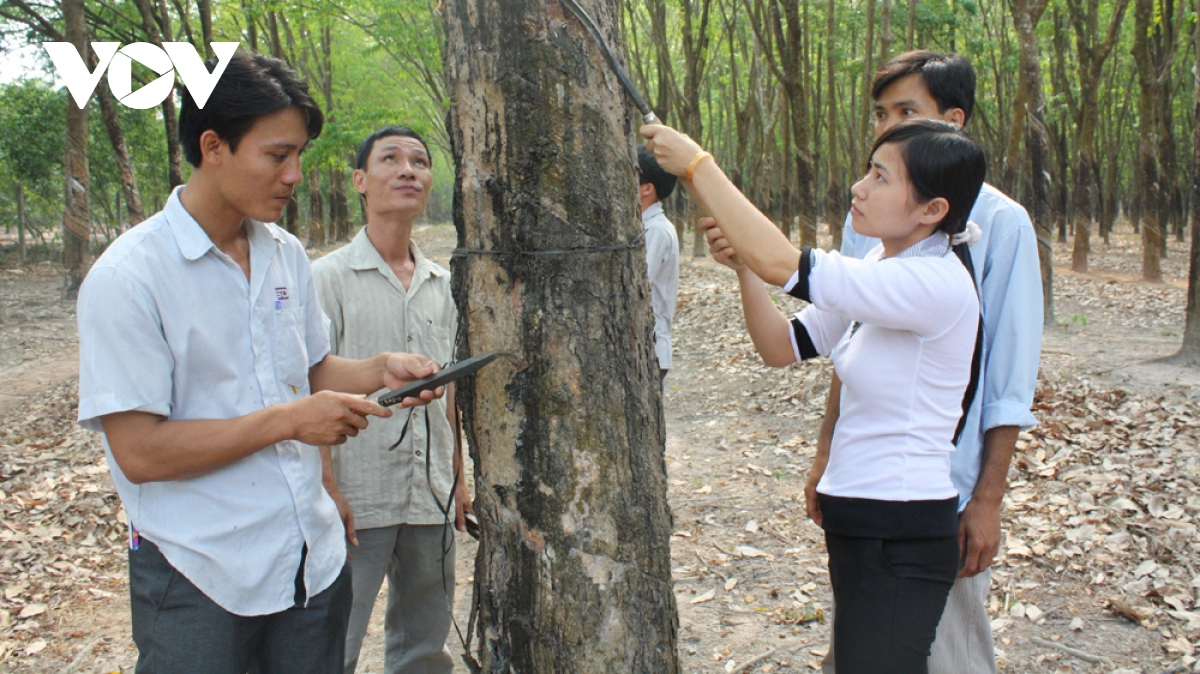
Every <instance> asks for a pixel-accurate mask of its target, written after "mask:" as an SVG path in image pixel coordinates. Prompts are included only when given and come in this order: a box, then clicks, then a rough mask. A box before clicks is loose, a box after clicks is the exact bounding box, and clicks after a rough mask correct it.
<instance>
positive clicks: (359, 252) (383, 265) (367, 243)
mask: <svg viewBox="0 0 1200 674" xmlns="http://www.w3.org/2000/svg"><path fill="white" fill-rule="evenodd" d="M408 249H409V251H410V252H411V253H412V256H413V261H414V262H415V265H416V266H415V267H414V269H413V279H414V280H416V279H428V278H429V277H430V276H445V275H447V274H448V273H449V272H447V271H446V270H445V269H442V268H441V267H440V266H438V265H436V264H434V263H432V262H430V261H429V258H427V257H425V254H424V253H422V252H421V247H420V246H418V245H417V242H416V241H412V240H409V243H408ZM350 268H351V269H355V270H358V271H364V270H367V269H377V270H379V273H381V274H383V275H385V276H387V275H389V274H392V275H395V272H393V271H392V268H391V267H390V266H389V265H388V263H387V261H386V260H384V259H383V256H382V255H380V254H379V251H378V250H376V248H375V244H373V243H371V239H370V237H368V236H367V228H366V226H364V227H363V228H362V229H360V230H358V234H356V235H355V236H354V240H353V241H351V242H350Z"/></svg>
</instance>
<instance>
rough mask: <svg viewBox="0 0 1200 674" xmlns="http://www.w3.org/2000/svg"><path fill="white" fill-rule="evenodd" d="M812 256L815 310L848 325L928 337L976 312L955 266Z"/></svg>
mask: <svg viewBox="0 0 1200 674" xmlns="http://www.w3.org/2000/svg"><path fill="white" fill-rule="evenodd" d="M812 255H813V264H812V271H811V272H810V274H809V279H808V292H809V297H810V299H811V300H812V303H813V305H814V306H816V307H818V308H819V309H822V310H825V311H829V312H832V313H835V314H838V315H839V316H842V317H843V318H845V319H846V320H847V321H861V322H863V323H869V324H871V325H878V326H881V327H885V328H890V329H894V330H908V331H911V332H915V333H917V334H918V335H921V336H923V337H931V336H935V335H938V334H940V333H941V332H942V331H944V330H946V329H947V328H949V327H950V326H952V325H953V324H954V323H955V322H956V321H957V320H958V318H959V317H960V316H961V315H962V312H964V311H969V310H973V311H978V306H979V305H978V299H977V297H976V293H975V286H974V281H973V279H972V278H971V276H970V274H968V273H967V270H966V267H963V266H962V265H961V264H959V263H958V261H957V260H947V259H945V258H928V257H926V258H906V259H885V260H879V261H864V260H857V259H854V258H847V257H844V256H842V255H841V254H839V253H837V252H832V253H826V252H824V251H821V250H813V251H812ZM818 261H819V263H818ZM814 343H815V340H814Z"/></svg>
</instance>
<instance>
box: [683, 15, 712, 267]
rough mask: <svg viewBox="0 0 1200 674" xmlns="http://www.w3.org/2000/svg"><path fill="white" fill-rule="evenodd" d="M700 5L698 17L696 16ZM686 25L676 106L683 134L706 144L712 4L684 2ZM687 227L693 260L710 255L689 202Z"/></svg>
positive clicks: (695, 205)
mask: <svg viewBox="0 0 1200 674" xmlns="http://www.w3.org/2000/svg"><path fill="white" fill-rule="evenodd" d="M697 3H698V4H699V10H700V11H699V14H700V16H699V17H697V16H696V9H697ZM681 4H682V8H683V22H682V24H683V25H682V26H681V29H680V41H681V43H682V45H683V67H684V76H683V91H682V92H681V93H682V95H681V96H679V98H678V101H677V104H676V106H675V108H676V110H677V111H678V120H677V123H678V126H679V128H680V130H682V131H683V132H684V133H686V134H688V135H689V136H691V137H692V138H695V139H696V142H698V143H701V144H703V143H704V118H703V116H702V115H701V114H700V90H701V85H702V84H703V79H704V70H705V66H706V64H707V60H708V20H709V16H710V12H711V8H712V0H683V2H682V3H681ZM687 214H688V215H687V223H688V225H690V226H691V227H692V257H693V258H701V257H704V256H705V255H706V254H707V253H708V241H707V240H706V239H705V237H704V230H702V229H700V228H699V227H696V220H697V219H698V218H699V217H700V213H699V210H698V208H697V204H695V203H694V202H692V201H691V200H689V201H688V207H687Z"/></svg>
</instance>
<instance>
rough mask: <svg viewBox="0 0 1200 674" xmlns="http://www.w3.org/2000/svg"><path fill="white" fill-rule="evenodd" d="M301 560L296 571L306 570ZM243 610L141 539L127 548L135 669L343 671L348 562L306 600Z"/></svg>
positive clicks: (184, 673) (142, 672)
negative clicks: (255, 611) (214, 596)
mask: <svg viewBox="0 0 1200 674" xmlns="http://www.w3.org/2000/svg"><path fill="white" fill-rule="evenodd" d="M303 569H304V563H303V560H301V564H300V571H299V572H298V576H297V577H298V578H302V576H300V575H299V574H302V573H303ZM303 588H304V584H303V581H302V580H298V585H297V592H296V603H297V605H296V606H293V607H292V608H289V609H287V610H285V611H281V612H279V613H273V614H271V615H264V616H249V617H247V616H239V615H235V614H233V613H230V612H229V611H226V610H225V609H223V608H221V607H220V606H218V605H217V604H216V603H215V602H213V600H211V599H209V598H208V596H207V595H205V594H204V593H203V592H201V591H200V590H199V589H198V588H197V587H196V586H195V585H193V584H192V583H191V581H189V580H188V579H187V578H186V577H184V575H183V574H181V573H179V571H177V570H176V569H175V567H173V566H171V564H170V562H168V561H167V559H166V557H163V554H162V552H160V551H159V549H158V546H156V545H155V544H154V543H152V542H151V541H149V540H147V539H145V538H143V539H142V541H141V544H140V545H139V546H138V549H137V550H130V551H129V595H130V608H131V611H132V613H133V641H134V643H136V644H137V647H138V662H137V669H136V670H135V671H136V672H137V674H200V673H203V674H246V672H247V671H250V672H256V673H258V674H341V672H342V666H343V662H342V661H343V659H344V657H345V652H346V626H347V625H348V624H349V621H350V603H351V599H352V597H353V595H352V593H351V588H350V566H349V565H346V566H345V567H343V568H342V572H341V574H340V575H339V576H338V577H337V580H335V581H334V582H333V585H330V586H329V587H328V588H326V589H325V590H324V591H323V592H321V593H320V594H318V595H316V596H314V597H312V598H311V599H310V600H309V601H308V606H307V607H305V606H304V592H303Z"/></svg>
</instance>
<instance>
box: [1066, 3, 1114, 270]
mask: <svg viewBox="0 0 1200 674" xmlns="http://www.w3.org/2000/svg"><path fill="white" fill-rule="evenodd" d="M1128 5H1129V0H1116V5H1115V7H1113V14H1112V18H1111V19H1110V21H1109V25H1108V30H1107V32H1106V34H1105V37H1104V39H1103V40H1101V39H1100V35H1099V34H1098V32H1099V25H1098V24H1099V15H1100V10H1099V6H1100V5H1099V1H1098V0H1068V1H1067V11H1068V14H1069V15H1070V18H1071V26H1072V27H1073V28H1074V31H1075V47H1076V53H1077V55H1078V58H1079V119H1078V123H1079V133H1078V136H1077V138H1078V140H1077V144H1078V148H1077V149H1078V153H1079V162H1078V164H1076V169H1075V200H1074V210H1075V223H1074V229H1075V245H1074V248H1073V249H1072V251H1071V271H1074V272H1080V273H1082V272H1086V271H1087V270H1088V254H1089V253H1090V252H1091V233H1092V229H1091V228H1092V223H1093V222H1094V221H1095V220H1096V219H1097V217H1098V216H1099V214H1100V212H1101V207H1100V201H1101V192H1100V165H1099V163H1098V162H1097V161H1096V149H1097V148H1096V126H1097V125H1098V124H1099V122H1100V102H1099V99H1098V96H1097V94H1098V91H1099V86H1100V79H1101V75H1102V74H1103V72H1104V62H1105V61H1107V60H1108V56H1109V54H1110V53H1112V49H1113V46H1114V45H1115V44H1116V42H1117V40H1118V39H1119V37H1120V31H1121V21H1122V19H1123V18H1124V16H1125V8H1126V7H1127V6H1128Z"/></svg>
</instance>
